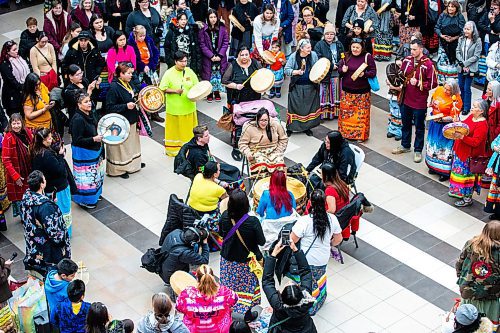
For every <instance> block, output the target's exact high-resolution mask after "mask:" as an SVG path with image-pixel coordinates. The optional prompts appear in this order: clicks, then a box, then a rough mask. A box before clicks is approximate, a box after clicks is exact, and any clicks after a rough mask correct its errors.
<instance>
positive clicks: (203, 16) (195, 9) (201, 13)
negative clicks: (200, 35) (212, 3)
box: [189, 0, 208, 23]
mask: <svg viewBox="0 0 500 333" xmlns="http://www.w3.org/2000/svg"><path fill="white" fill-rule="evenodd" d="M189 9H190V10H191V14H193V20H195V22H203V23H205V22H207V19H208V5H207V1H206V0H199V1H198V3H194V2H192V1H191V6H189Z"/></svg>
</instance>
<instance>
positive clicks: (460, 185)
mask: <svg viewBox="0 0 500 333" xmlns="http://www.w3.org/2000/svg"><path fill="white" fill-rule="evenodd" d="M476 176H477V175H475V174H473V173H471V172H470V170H469V160H468V159H467V160H465V161H462V160H460V158H459V157H458V156H457V155H456V154H455V152H453V162H452V164H451V175H450V188H449V190H448V195H449V196H450V197H455V198H471V197H472V194H473V193H474V191H476V192H477V194H479V193H480V192H481V186H479V184H478V181H477V177H476Z"/></svg>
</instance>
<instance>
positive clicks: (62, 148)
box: [59, 143, 66, 156]
mask: <svg viewBox="0 0 500 333" xmlns="http://www.w3.org/2000/svg"><path fill="white" fill-rule="evenodd" d="M65 152H66V148H65V147H64V145H63V144H62V143H61V146H60V147H59V155H63V156H64V153H65Z"/></svg>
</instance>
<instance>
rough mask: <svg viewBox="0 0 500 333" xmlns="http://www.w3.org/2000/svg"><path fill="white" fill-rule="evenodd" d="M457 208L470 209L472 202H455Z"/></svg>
mask: <svg viewBox="0 0 500 333" xmlns="http://www.w3.org/2000/svg"><path fill="white" fill-rule="evenodd" d="M455 206H457V207H468V206H472V200H469V201H466V200H463V199H461V200H458V201H457V202H455Z"/></svg>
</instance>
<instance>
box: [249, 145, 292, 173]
mask: <svg viewBox="0 0 500 333" xmlns="http://www.w3.org/2000/svg"><path fill="white" fill-rule="evenodd" d="M274 150H275V148H274V147H271V148H260V149H259V150H257V151H256V152H255V153H254V154H253V158H254V160H253V161H252V163H251V164H250V173H251V174H259V173H260V174H262V173H269V174H271V173H273V172H274V170H285V168H286V165H285V160H284V156H283V154H280V153H276V152H274Z"/></svg>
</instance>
